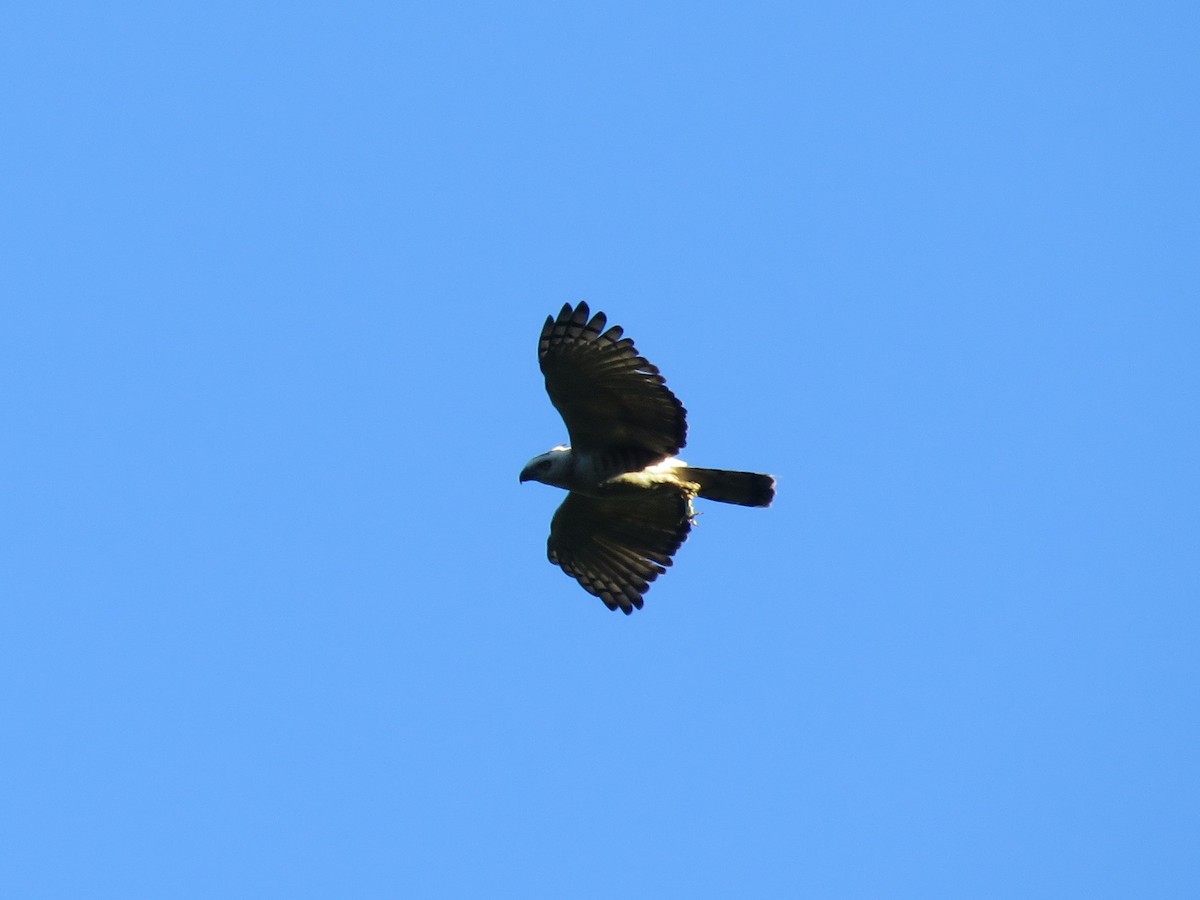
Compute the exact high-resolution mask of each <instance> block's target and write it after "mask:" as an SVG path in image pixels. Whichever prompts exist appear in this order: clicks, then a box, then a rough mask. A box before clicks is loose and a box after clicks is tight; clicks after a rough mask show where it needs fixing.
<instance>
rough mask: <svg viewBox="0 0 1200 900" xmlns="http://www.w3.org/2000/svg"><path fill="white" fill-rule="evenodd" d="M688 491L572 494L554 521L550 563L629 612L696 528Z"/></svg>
mask: <svg viewBox="0 0 1200 900" xmlns="http://www.w3.org/2000/svg"><path fill="white" fill-rule="evenodd" d="M691 527H692V520H691V509H690V507H689V504H688V498H687V495H686V494H684V493H683V492H682V491H678V490H674V489H671V488H666V487H663V488H658V489H655V490H647V491H638V492H637V493H636V494H633V495H622V496H617V497H603V498H598V497H588V496H585V495H583V494H577V493H575V492H574V491H572V492H571V493H569V494H567V499H566V500H564V501H563V503H562V506H560V507H559V508H558V512H556V513H555V514H554V519H553V520H552V521H551V522H550V540H549V541H548V542H547V545H546V549H547V555H548V556H549V557H550V562H552V563H554V564H555V565H557V566H560V567H562V570H563V571H564V572H566V573H567V574H568V575H570V576H571V577H572V578H574V579H575V580H576V581H578V582H579V583H580V584H581V585H582V586H583V589H584V590H585V591H587V592H588V593H589V594H594V595H595V596H597V597H599V598H600V599H601V600H603V601H604V605H605V606H607V607H608V608H609V609H617V608H620V610H621V612H623V613H625V614H626V615H628V614H629V613H631V612H633V610H634V608H637V609H641V608H642V594H644V593H646V591H647V590H649V589H650V582H652V581H653V580H654V579H655V578H657V577H658V576H659V575H661V574H662V573H663V572H665V571H666V570H667V566H669V565H671V557H672V556H674V555H675V551H676V550H678V549H679V545H680V544H682V543H683V542H684V540H685V539H686V538H687V536H688V531H690V530H691Z"/></svg>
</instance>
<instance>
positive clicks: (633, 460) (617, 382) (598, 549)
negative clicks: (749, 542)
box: [521, 303, 775, 614]
mask: <svg viewBox="0 0 1200 900" xmlns="http://www.w3.org/2000/svg"><path fill="white" fill-rule="evenodd" d="M607 325H608V319H607V318H606V317H605V315H604V313H602V312H597V313H596V314H595V315H591V314H590V311H589V310H588V305H587V304H586V303H580V304H578V305H577V306H575V307H572V306H570V305H569V304H568V305H565V306H563V308H562V310H561V311H560V312H559V314H558V316H557V318H556V317H554V316H550V317H548V318H547V319H546V324H545V325H544V326H543V328H542V334H541V337H540V338H539V340H538V363H539V365H540V366H541V369H542V374H543V375H545V376H546V391H547V393H549V395H550V400H551V402H552V403H553V404H554V407H555V409H557V410H558V412H559V414H560V415H561V416H562V418H563V422H565V423H566V426H567V434H568V435H569V437H570V441H571V444H570V446H569V447H568V446H559V447H555V448H553V449H552V450H550V451H548V452H546V453H543V454H541V455H539V456H535V457H534V458H533V459H531V460H530V461H529V463H528V464H527V465H526V466H525V468H524V469H523V470H522V471H521V481H522V482H525V481H540V482H543V483H545V484H550V485H554V486H555V487H560V488H564V489H566V490H567V491H569V492H570V493H569V494H567V499H566V500H564V501H563V503H562V505H561V506H560V507H559V508H558V512H556V513H555V514H554V519H553V520H552V522H551V523H550V539H549V541H548V543H547V552H548V555H549V558H550V561H551V562H552V563H554V564H555V565H557V566H559V567H561V568H562V570H563V571H564V572H566V573H567V574H568V575H570V576H571V577H572V578H574V579H575V580H576V581H578V582H579V584H580V585H582V587H583V589H584V590H586V591H587V592H588V593H590V594H594V595H595V596H597V597H599V598H600V599H601V600H603V601H604V603H605V605H606V606H608V608H609V609H620V610H621V611H622V612H624V613H626V614H628V613H631V612H633V610H634V609H641V607H642V595H643V594H645V593H646V591H647V590H648V589H649V587H650V582H652V581H654V579H656V578H657V577H658V576H659V575H661V574H662V573H663V572H665V571H666V567H667V566H669V565H671V558H672V557H673V556H674V554H675V551H676V550H678V549H679V546H680V545H681V544H682V543H683V542H684V540H685V539H686V538H687V535H688V531H689V530H690V529H691V526H692V508H691V501H692V499H693V498H694V497H702V498H705V499H709V500H718V501H720V502H722V503H736V504H739V505H741V506H770V505H771V500H772V499H773V498H774V496H775V479H774V478H772V477H771V476H770V475H760V474H757V473H755V472H735V471H730V470H727V469H700V468H696V467H694V466H689V465H687V463H685V462H683V460H681V459H677V458H676V457H675V454H676V453H678V452H679V451H680V450H681V449H683V446H684V444H685V443H686V442H687V418H686V417H687V411H686V410H685V409H684V408H683V404H682V403H680V402H679V400H678V398H676V396H675V395H674V394H673V393H671V391H670V389H669V388H668V387H667V386H666V380H665V379H664V378H663V377H662V375H661V374H659V371H658V368H657V367H656V366H655V365H654V364H653V363H651V362H649V361H648V360H646V359H645V358H643V357H642V356H640V355H639V354H638V352H637V348H635V347H634V345H633V341H632V340H630V339H629V338H627V337H624V331H623V330H622V329H621V327H620V326H617V325H614V326H612V327H611V328H608V327H607Z"/></svg>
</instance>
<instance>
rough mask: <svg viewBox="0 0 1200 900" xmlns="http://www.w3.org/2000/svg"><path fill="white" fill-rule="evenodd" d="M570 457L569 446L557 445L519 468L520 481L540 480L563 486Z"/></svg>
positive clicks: (544, 482) (564, 485) (543, 482)
mask: <svg viewBox="0 0 1200 900" xmlns="http://www.w3.org/2000/svg"><path fill="white" fill-rule="evenodd" d="M570 459H571V448H570V447H563V446H558V447H555V448H554V449H553V450H547V451H546V452H545V453H541V454H539V455H537V456H535V457H534V458H533V459H531V460H530V461H529V462H527V463H526V464H525V468H523V469H522V470H521V482H522V483H524V482H526V481H540V482H541V483H542V484H552V485H554V486H555V487H561V488H565V487H566V486H567V485H566V484H565V480H566V476H567V464H568V463H569V462H570Z"/></svg>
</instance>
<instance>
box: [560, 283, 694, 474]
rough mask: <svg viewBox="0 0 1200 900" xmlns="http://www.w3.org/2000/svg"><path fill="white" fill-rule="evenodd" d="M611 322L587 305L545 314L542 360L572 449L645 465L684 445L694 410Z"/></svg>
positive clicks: (633, 466) (632, 466) (631, 464)
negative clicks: (689, 415) (685, 405)
mask: <svg viewBox="0 0 1200 900" xmlns="http://www.w3.org/2000/svg"><path fill="white" fill-rule="evenodd" d="M607 321H608V320H607V319H606V317H605V315H604V313H601V312H598V313H596V315H594V316H591V317H590V318H589V312H588V305H587V304H586V303H580V304H579V305H578V306H576V307H575V308H574V309H572V308H571V306H570V305H566V306H564V307H563V308H562V311H561V312H560V313H559V314H558V318H553V317H551V318H547V319H546V324H545V326H544V327H543V328H542V336H541V339H540V340H539V341H538V362H539V364H540V365H541V367H542V374H543V375H545V376H546V391H547V393H549V394H550V400H551V402H553V403H554V406H555V408H556V409H557V410H558V412H559V414H560V415H561V416H562V417H563V421H564V422H566V424H567V431H568V433H569V434H570V436H571V447H572V448H574V449H578V450H582V451H584V452H593V453H599V454H603V455H605V456H607V457H610V458H619V459H621V460H622V461H623V463H624V464H625V468H624V470H625V471H629V470H632V469H640V468H642V467H643V466H646V465H649V464H650V463H653V462H657V461H658V460H660V459H665V458H666V457H668V456H674V455H675V454H676V453H678V452H679V451H680V449H681V448H682V447H683V445H684V443H686V441H687V422H686V418H685V417H686V415H687V412H686V410H685V409H684V408H683V404H682V403H680V402H679V400H678V399H677V398H676V396H675V395H674V394H672V393H671V391H670V390H669V389H668V388H667V386H666V379H664V378H663V377H662V375H660V374H659V372H658V368H657V367H656V366H654V365H653V364H652V363H650V362H648V361H647V360H645V359H644V358H642V357H641V356H639V355H638V352H637V349H636V348H635V347H634V346H633V341H632V340H631V339H629V338H627V337H622V334H624V331H623V330H622V328H621V327H620V326H619V325H614V326H613V327H612V328H609V329H608V330H607V331H606V330H605V325H606V324H607Z"/></svg>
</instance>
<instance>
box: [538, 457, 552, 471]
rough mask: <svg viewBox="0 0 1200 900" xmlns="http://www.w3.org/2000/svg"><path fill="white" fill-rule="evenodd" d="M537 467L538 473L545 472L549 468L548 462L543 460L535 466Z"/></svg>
mask: <svg viewBox="0 0 1200 900" xmlns="http://www.w3.org/2000/svg"><path fill="white" fill-rule="evenodd" d="M537 467H538V471H539V472H545V471H546V470H547V469H548V468H550V460H548V459H543V460H542V461H541V462H540V463H538V464H537Z"/></svg>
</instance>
